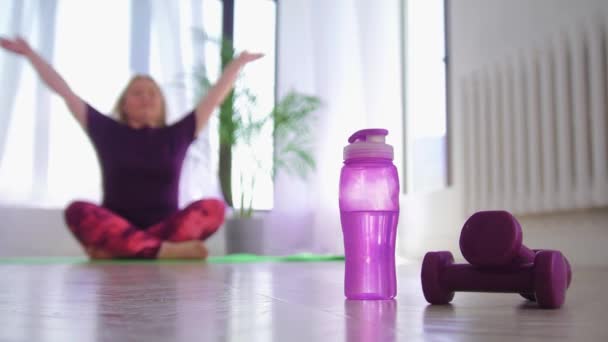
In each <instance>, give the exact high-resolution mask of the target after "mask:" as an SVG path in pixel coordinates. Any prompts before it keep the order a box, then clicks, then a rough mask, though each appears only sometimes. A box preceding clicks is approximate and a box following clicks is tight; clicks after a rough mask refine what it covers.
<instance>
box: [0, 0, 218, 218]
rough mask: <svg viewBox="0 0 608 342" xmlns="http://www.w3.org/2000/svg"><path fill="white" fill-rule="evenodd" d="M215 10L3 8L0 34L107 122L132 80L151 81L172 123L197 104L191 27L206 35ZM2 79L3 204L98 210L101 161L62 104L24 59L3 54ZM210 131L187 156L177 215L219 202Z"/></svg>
mask: <svg viewBox="0 0 608 342" xmlns="http://www.w3.org/2000/svg"><path fill="white" fill-rule="evenodd" d="M211 2H213V0H205V1H201V0H189V1H164V0H132V1H131V2H130V3H128V2H104V1H101V0H99V1H98V2H87V3H84V2H68V1H63V2H57V1H56V0H52V1H47V0H29V1H20V0H14V1H9V0H2V1H0V19H1V20H0V35H2V36H8V37H11V38H12V37H14V36H16V35H20V36H23V37H25V38H26V39H27V40H28V41H29V42H30V44H31V45H32V47H33V48H34V49H35V50H36V51H38V52H39V53H40V54H41V55H42V56H43V58H45V59H46V60H47V61H48V62H49V63H51V64H52V65H53V66H54V67H55V68H56V69H57V70H58V72H59V73H60V74H61V75H62V76H63V77H64V78H66V80H67V81H68V83H69V84H70V86H71V87H72V88H73V89H74V90H75V91H76V92H77V93H78V94H79V95H80V96H81V97H82V98H83V99H85V101H87V102H90V103H91V104H92V105H94V106H95V107H97V108H98V109H100V110H101V111H103V112H106V113H109V112H110V111H111V109H112V106H113V104H114V102H115V99H116V97H117V96H118V94H119V92H120V91H121V89H122V88H123V87H124V86H125V83H126V81H127V80H128V79H129V78H130V76H131V74H135V73H146V74H151V75H152V76H153V77H154V78H155V79H156V80H157V81H158V82H159V84H160V85H161V87H162V88H163V92H164V94H165V96H166V98H167V104H168V113H167V114H168V115H167V119H168V121H169V122H170V123H172V122H175V121H177V120H179V119H180V118H181V117H183V115H184V114H186V112H187V111H189V110H191V109H192V108H194V105H195V99H194V96H193V92H192V91H191V86H192V82H189V79H190V77H191V75H189V73H191V72H192V70H193V66H194V64H195V63H204V60H203V51H202V49H200V42H195V41H194V40H193V39H191V37H192V28H193V27H199V28H200V27H202V18H203V9H205V8H207V7H206V6H205V5H206V4H209V3H211ZM212 5H215V4H212ZM212 8H217V6H212ZM112 13H114V14H115V15H113V19H112V20H113V23H112V26H111V27H107V28H105V29H99V27H98V25H96V23H97V22H98V21H100V20H104V21H107V19H105V18H107V17H108V16H109V15H111V14H112ZM129 13H130V15H129ZM103 16H106V17H105V18H104V17H103ZM216 16H217V15H216ZM56 18H59V19H58V20H59V22H57V23H56V22H55V21H56ZM219 18H221V16H219ZM216 26H218V25H216ZM207 31H209V30H208V29H207ZM195 43H196V44H195ZM55 46H57V48H56V49H55ZM218 68H219V65H218ZM0 72H1V73H0V74H1V75H2V77H1V78H0V108H2V112H1V113H0V118H1V121H0V203H2V204H3V205H10V206H14V205H19V206H33V207H51V208H61V207H63V206H65V205H66V204H67V202H69V201H71V200H73V199H76V198H79V199H86V200H92V201H98V200H99V199H100V178H99V171H98V166H97V165H96V163H97V161H96V160H95V156H94V154H93V150H92V148H91V147H90V146H89V145H90V144H88V142H87V140H86V136H85V135H84V133H83V132H82V131H81V129H80V127H78V125H76V123H75V122H74V120H73V119H72V118H71V117H70V115H68V113H67V108H65V105H64V104H63V103H62V101H61V99H59V98H58V97H57V96H55V95H53V94H52V93H51V92H50V91H49V90H48V89H47V88H46V86H45V85H44V84H43V83H42V81H41V80H40V78H39V77H38V75H36V74H35V72H34V70H33V68H32V67H31V66H30V65H28V63H27V61H26V60H25V59H24V58H21V57H19V56H15V55H13V54H10V53H8V52H5V51H0ZM215 124H216V122H215V119H213V120H212V122H211V124H210V126H213V125H215ZM212 130H213V128H211V129H209V128H207V129H205V130H204V131H203V132H202V134H200V136H199V139H197V141H196V142H195V143H194V144H193V145H192V147H191V148H190V150H189V151H188V154H187V157H186V161H185V163H184V171H183V176H182V180H181V184H180V188H181V191H180V198H179V200H180V205H181V206H184V205H186V204H187V203H189V202H190V201H192V200H194V199H198V198H201V197H210V196H220V192H219V181H218V179H217V158H216V157H215V153H212V151H214V149H213V146H212V141H213V139H214V137H213V136H212V133H210V131H212Z"/></svg>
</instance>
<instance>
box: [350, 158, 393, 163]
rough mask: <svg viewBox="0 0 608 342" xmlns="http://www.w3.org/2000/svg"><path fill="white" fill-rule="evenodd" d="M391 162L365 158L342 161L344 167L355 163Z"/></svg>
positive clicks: (390, 160)
mask: <svg viewBox="0 0 608 342" xmlns="http://www.w3.org/2000/svg"><path fill="white" fill-rule="evenodd" d="M392 162H393V160H392V159H390V158H380V157H365V158H349V159H346V160H344V164H345V165H349V164H357V163H383V164H386V163H392Z"/></svg>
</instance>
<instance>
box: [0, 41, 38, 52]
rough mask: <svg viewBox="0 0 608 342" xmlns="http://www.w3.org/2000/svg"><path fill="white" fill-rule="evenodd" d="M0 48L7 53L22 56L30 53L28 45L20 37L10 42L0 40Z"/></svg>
mask: <svg viewBox="0 0 608 342" xmlns="http://www.w3.org/2000/svg"><path fill="white" fill-rule="evenodd" d="M0 46H2V47H3V48H5V49H6V50H8V51H11V52H14V53H16V54H19V55H23V56H27V55H28V54H29V53H30V52H31V51H32V48H31V47H30V45H29V44H28V43H27V42H26V41H25V40H23V39H22V38H21V37H17V38H16V39H12V40H11V39H8V38H0Z"/></svg>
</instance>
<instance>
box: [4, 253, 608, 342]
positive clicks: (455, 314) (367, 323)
mask: <svg viewBox="0 0 608 342" xmlns="http://www.w3.org/2000/svg"><path fill="white" fill-rule="evenodd" d="M343 267H344V264H343V263H342V262H320V263H257V264H201V263H175V264H155V263H146V264H142V263H139V264H110V263H81V264H46V265H42V264H40V265H36V264H29V265H27V264H0V275H1V276H0V341H82V342H86V341H417V340H431V341H511V340H514V341H515V340H519V341H522V340H524V341H536V340H546V341H555V340H567V341H607V340H608V299H607V298H606V292H607V290H606V289H607V287H608V267H607V268H593V269H583V268H576V267H575V268H574V279H573V282H572V287H571V288H570V291H569V293H568V296H567V299H566V304H565V306H564V307H563V308H562V309H559V310H540V309H537V308H536V306H535V305H533V304H529V303H526V302H525V300H524V299H522V298H520V297H519V296H518V295H511V294H473V293H458V294H456V297H455V299H454V301H453V303H452V305H449V306H429V305H427V303H426V302H425V300H424V298H423V296H422V291H421V289H420V281H419V270H420V268H419V267H420V266H419V264H409V265H401V266H399V268H398V274H399V284H398V286H399V292H398V295H397V298H396V300H394V301H346V300H345V299H344V296H343V289H342V287H343V280H342V279H343Z"/></svg>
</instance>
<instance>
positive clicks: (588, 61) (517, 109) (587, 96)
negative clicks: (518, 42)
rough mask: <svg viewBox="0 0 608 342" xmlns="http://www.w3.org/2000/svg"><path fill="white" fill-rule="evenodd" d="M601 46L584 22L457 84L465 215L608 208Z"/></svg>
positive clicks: (606, 87) (607, 57) (602, 37)
mask: <svg viewBox="0 0 608 342" xmlns="http://www.w3.org/2000/svg"><path fill="white" fill-rule="evenodd" d="M607 45H608V34H607V28H606V26H605V24H604V23H603V22H601V21H599V20H598V21H596V22H587V23H584V24H582V25H579V26H578V27H576V28H572V29H569V30H564V31H562V32H560V33H559V34H556V35H555V36H553V37H548V39H547V40H545V41H544V42H543V43H542V44H538V45H535V46H533V47H531V48H528V49H522V51H520V52H518V53H516V54H513V55H512V56H508V57H505V58H503V59H501V60H498V61H497V62H496V63H493V64H489V65H487V66H484V67H483V68H481V69H479V70H477V71H475V72H472V73H471V74H469V75H467V76H466V77H464V78H462V79H461V81H460V84H459V85H460V86H461V87H462V88H461V92H460V94H461V96H462V98H461V104H462V112H463V113H464V114H463V125H464V134H465V140H464V144H465V145H464V159H465V160H464V162H465V168H464V170H465V178H464V179H465V185H464V186H465V197H466V198H465V199H466V210H467V212H469V213H471V212H474V211H477V210H487V209H505V210H510V211H512V212H514V213H516V214H531V213H541V212H547V211H559V210H573V209H581V208H590V207H602V206H606V205H608V139H607V134H608V119H607V117H608V103H607V99H608V96H607V94H608V93H607V92H608V46H607ZM524 50H525V51H524Z"/></svg>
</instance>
